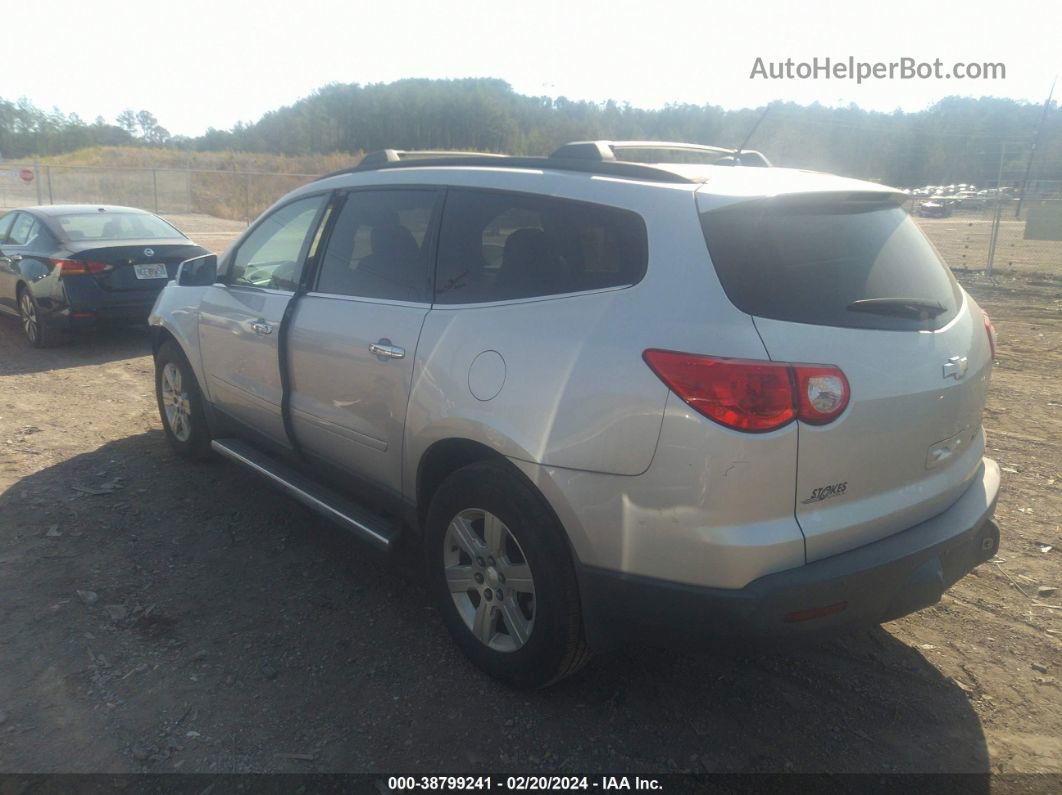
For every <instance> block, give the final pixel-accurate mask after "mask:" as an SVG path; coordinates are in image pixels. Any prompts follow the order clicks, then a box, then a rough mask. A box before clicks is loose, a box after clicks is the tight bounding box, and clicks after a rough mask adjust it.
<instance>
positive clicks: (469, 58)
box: [0, 0, 1062, 135]
mask: <svg viewBox="0 0 1062 795" xmlns="http://www.w3.org/2000/svg"><path fill="white" fill-rule="evenodd" d="M9 6H10V7H7V8H5V11H4V15H3V20H2V22H0V25H2V29H0V30H2V41H3V42H4V45H3V46H4V66H3V68H2V69H0V97H4V98H5V99H14V98H17V97H20V96H25V97H28V98H29V99H30V100H32V101H33V102H34V103H35V104H37V105H39V106H42V107H45V108H51V107H52V106H57V107H59V108H60V109H61V110H63V111H65V112H68V113H69V112H76V113H78V114H79V115H81V116H82V117H83V118H85V119H86V120H91V119H94V118H95V117H96V116H97V115H103V116H104V117H105V118H107V119H113V118H114V116H116V115H117V114H118V113H119V112H120V111H121V110H122V109H123V108H126V107H131V108H133V109H135V110H139V109H142V108H144V109H148V110H151V111H152V112H153V113H155V115H156V116H157V117H158V119H159V121H160V122H161V123H162V124H163V126H165V127H167V128H168V129H169V130H170V131H171V132H173V133H180V134H186V135H195V134H198V133H201V132H202V131H203V130H205V129H206V128H207V127H217V128H228V127H231V126H232V125H233V124H235V123H236V122H237V121H241V120H242V121H253V120H255V119H257V118H258V117H259V116H260V115H261V114H262V113H263V112H265V111H267V110H270V109H273V108H276V107H279V106H281V105H285V104H290V103H291V102H294V101H295V100H297V99H299V98H300V97H302V96H305V95H307V94H309V93H311V92H312V91H313V90H314V89H315V88H318V87H320V86H322V85H324V84H326V83H329V82H343V83H347V82H359V83H375V82H389V81H392V80H397V79H399V78H403V77H472V76H475V77H499V78H502V79H504V80H507V81H508V82H509V83H511V84H512V85H513V87H514V88H515V89H516V90H517V91H520V92H522V93H529V94H547V95H550V96H560V95H564V96H567V97H569V98H572V99H590V100H597V101H600V100H605V99H616V100H619V101H626V102H630V103H631V104H634V105H638V106H641V107H660V106H662V105H664V104H667V103H670V102H691V103H696V104H703V103H706V102H709V103H712V104H717V105H722V106H723V107H727V108H734V107H754V106H757V105H762V104H763V103H765V102H769V101H771V100H775V99H788V100H792V101H795V102H801V103H808V102H815V101H818V102H821V103H823V104H828V105H834V104H840V103H848V102H856V103H858V104H860V105H862V106H863V107H867V108H874V109H878V110H892V109H895V108H897V107H900V108H903V109H905V110H916V109H919V108H923V107H925V106H927V105H930V104H932V103H933V102H935V101H936V100H938V99H940V98H941V97H943V96H948V95H951V94H961V95H973V96H981V95H994V96H1008V97H1016V98H1020V99H1027V100H1030V101H1033V102H1042V101H1043V98H1044V97H1045V96H1046V94H1047V91H1048V88H1049V87H1050V84H1051V80H1052V79H1053V77H1054V76H1055V74H1057V73H1059V72H1062V47H1059V46H1058V41H1059V38H1058V37H1059V31H1060V30H1062V11H1059V7H1060V4H1058V3H1052V2H1046V1H1041V2H1032V0H1010V1H1009V2H1006V3H1001V2H998V0H994V1H993V2H987V1H985V0H962V2H953V3H942V2H931V1H930V0H919V1H918V2H909V1H908V0H889V1H888V2H876V3H859V2H855V0H849V2H835V1H834V0H823V1H821V2H811V1H810V0H804V2H794V0H784V1H779V0H759V2H755V3H750V4H745V5H742V4H739V3H734V2H733V1H732V0H730V1H729V2H706V0H700V1H699V2H685V0H674V1H670V2H669V1H668V0H657V2H655V3H647V2H645V1H644V0H641V2H634V3H628V2H621V1H618V0H617V1H616V2H607V0H606V1H605V2H584V1H583V0H568V2H554V0H539V1H538V2H534V3H528V2H521V3H511V2H505V1H504V0H493V2H484V0H466V1H465V2H454V3H449V4H447V3H441V2H439V0H434V2H422V0H407V2H403V3H392V4H388V3H380V2H374V3H359V2H352V1H351V0H303V2H299V3H290V2H288V3H277V4H275V6H274V7H270V6H268V5H267V4H265V3H260V2H231V1H226V0H210V1H208V0H170V2H156V0H89V1H86V0H48V2H46V3H38V4H26V3H23V4H19V5H17V6H15V5H14V4H9ZM528 9H531V11H530V12H529V10H528ZM849 56H852V57H854V58H855V59H857V60H860V61H886V62H888V61H895V60H898V59H900V58H902V57H910V58H914V59H916V60H918V61H932V60H933V59H936V58H940V59H941V60H942V61H943V62H944V64H945V68H950V66H951V64H952V63H954V62H956V61H963V62H971V61H972V62H1001V63H1003V64H1005V65H1006V79H1005V80H1000V79H996V80H962V81H959V80H956V79H943V78H940V79H930V80H899V79H894V80H875V81H869V82H865V83H863V84H862V85H857V84H856V83H855V82H853V81H846V80H837V79H830V80H826V79H817V80H784V81H767V80H756V79H750V73H751V71H752V67H753V65H754V63H755V59H756V58H757V57H762V58H763V59H764V60H765V61H781V60H785V59H786V58H790V57H791V58H793V59H794V60H796V61H803V60H810V59H811V58H813V57H818V58H820V59H822V58H825V57H831V58H833V59H835V60H837V59H847V58H848V57H849Z"/></svg>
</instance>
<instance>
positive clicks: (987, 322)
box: [981, 309, 996, 361]
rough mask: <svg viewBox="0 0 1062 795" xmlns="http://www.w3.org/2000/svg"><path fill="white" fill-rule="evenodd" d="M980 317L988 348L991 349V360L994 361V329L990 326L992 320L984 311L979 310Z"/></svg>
mask: <svg viewBox="0 0 1062 795" xmlns="http://www.w3.org/2000/svg"><path fill="white" fill-rule="evenodd" d="M981 317H982V318H984V321H985V333H986V334H988V347H989V348H991V349H992V360H993V361H995V359H996V327H995V326H993V325H992V318H990V317H989V316H988V313H987V312H986V311H985V310H983V309H982V310H981Z"/></svg>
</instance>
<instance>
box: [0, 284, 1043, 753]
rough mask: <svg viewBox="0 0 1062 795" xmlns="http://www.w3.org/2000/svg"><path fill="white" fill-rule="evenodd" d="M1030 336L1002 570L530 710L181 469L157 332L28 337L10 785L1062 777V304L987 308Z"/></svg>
mask: <svg viewBox="0 0 1062 795" xmlns="http://www.w3.org/2000/svg"><path fill="white" fill-rule="evenodd" d="M967 286H968V288H969V289H970V290H971V291H972V292H973V293H974V295H975V296H976V297H977V298H978V300H979V301H981V302H982V304H983V305H984V306H985V307H986V308H987V309H988V310H989V312H990V313H991V314H992V316H993V318H994V320H995V321H996V324H997V326H998V328H999V331H1000V335H1001V344H1000V351H999V365H998V367H997V369H996V372H995V375H994V382H993V387H992V393H991V399H990V404H989V409H988V411H987V414H986V418H985V424H986V426H987V427H988V430H989V445H990V447H991V455H993V456H995V457H996V458H998V459H999V460H1000V463H1001V464H1002V465H1003V466H1004V468H1005V477H1006V480H1005V484H1004V490H1003V493H1002V496H1001V499H1000V504H999V510H998V517H999V519H1000V524H1001V525H1002V528H1003V541H1002V546H1001V549H1000V552H999V558H997V560H996V562H994V563H990V564H986V565H984V566H982V567H981V568H980V569H978V570H977V572H976V574H975V575H974V576H970V577H967V578H966V579H964V580H963V581H962V582H960V583H959V584H958V585H957V586H956V587H955V588H954V589H953V591H951V592H950V593H949V594H947V595H946V596H945V597H944V599H943V601H942V602H941V603H940V604H939V605H937V606H935V607H932V608H929V609H926V610H924V611H922V612H920V613H918V614H916V615H914V616H910V617H908V618H906V619H902V620H900V621H896V622H893V623H891V624H888V625H886V626H885V627H883V628H881V629H876V630H873V631H869V632H862V633H859V634H855V635H851V636H847V637H844V638H839V639H836V640H832V641H830V642H827V643H825V644H822V645H817V646H811V647H804V648H782V649H766V650H764V649H760V650H749V649H740V648H732V647H721V648H719V649H718V651H717V652H716V653H713V654H705V655H696V656H693V655H687V654H680V653H674V652H667V651H658V650H654V649H648V648H631V649H628V650H626V651H623V652H619V653H614V654H610V655H607V656H602V657H599V658H596V659H595V660H594V661H592V662H591V664H590V665H589V666H588V667H587V668H586V669H584V671H583V672H581V673H580V674H579V675H578V676H576V677H574V678H572V679H571V680H568V681H566V682H564V683H562V684H560V685H559V686H557V687H555V688H553V689H551V690H548V691H545V692H534V693H518V692H513V691H510V690H507V689H505V688H504V687H501V686H499V685H498V684H496V683H494V682H493V681H491V680H489V679H487V678H485V677H484V676H482V675H481V674H479V673H478V672H477V670H475V669H474V668H472V666H471V665H470V664H468V663H466V662H465V661H464V659H463V658H462V657H461V656H460V655H459V654H458V653H457V651H456V650H455V648H454V647H453V646H452V644H451V643H450V641H449V639H448V637H447V636H446V633H445V630H444V628H443V626H442V623H441V621H440V620H439V617H438V615H437V614H436V612H435V611H434V610H433V609H432V608H431V606H430V605H429V603H428V600H427V598H426V595H425V593H424V591H423V589H422V588H421V587H420V585H419V583H418V579H417V576H416V569H415V567H413V566H412V565H411V564H410V563H409V561H407V560H405V559H403V558H401V557H399V558H397V559H394V560H383V559H381V558H379V557H377V556H376V555H375V554H374V553H372V552H370V551H369V550H367V549H366V548H364V547H362V546H359V545H358V544H357V543H355V542H353V541H351V540H349V539H348V538H347V537H346V536H344V535H343V534H342V533H341V531H338V530H335V529H333V528H332V527H331V526H330V525H327V524H325V523H323V522H322V521H320V520H318V519H317V518H316V517H315V516H314V515H312V514H310V513H308V512H306V511H305V510H303V509H302V508H301V507H300V506H299V505H297V504H296V503H294V502H293V501H291V500H290V499H288V498H286V497H284V496H282V495H280V494H278V493H276V492H274V491H272V490H270V489H269V488H268V487H267V486H266V485H264V484H263V483H262V482H260V481H258V480H256V479H254V478H253V477H252V476H250V475H248V474H246V473H245V472H243V471H241V470H240V469H238V468H236V467H235V466H232V465H228V464H226V463H223V462H220V461H214V462H210V463H207V464H205V465H192V464H188V463H185V462H183V461H179V460H177V459H176V458H175V457H174V456H173V455H171V453H170V452H169V450H168V448H167V446H166V444H165V441H164V438H163V435H162V432H161V430H160V425H159V420H158V417H157V414H156V409H155V406H154V400H153V380H152V362H151V358H150V355H149V354H150V345H149V339H148V336H147V333H146V331H144V330H138V329H132V330H122V331H112V332H106V333H104V332H100V333H97V334H95V335H92V336H89V337H86V338H84V339H81V340H78V341H76V342H75V343H74V344H72V345H70V346H68V347H62V348H58V349H52V350H46V351H36V350H32V349H30V348H29V347H28V346H27V345H26V344H25V343H24V342H23V341H22V338H21V336H20V335H19V333H18V328H17V325H16V324H15V323H14V322H13V321H11V320H8V319H0V660H2V663H0V770H2V771H8V772H13V771H18V772H55V771H82V772H88V771H108V772H120V771H152V772H166V771H175V770H179V771H182V772H215V771H291V772H296V771H298V772H339V771H343V772H366V771H387V772H392V773H440V772H452V773H457V772H468V773H472V772H495V773H499V772H512V773H530V772H535V771H551V772H558V773H563V772H579V773H587V772H592V771H601V772H607V773H615V772H617V771H622V772H628V773H638V772H642V773H650V772H663V771H677V770H692V771H696V772H705V771H735V772H740V771H835V772H839V771H871V772H885V771H967V772H985V771H992V772H1003V771H1007V772H1013V771H1056V772H1058V771H1062V709H1060V707H1062V694H1060V687H1059V677H1060V675H1062V643H1060V641H1062V624H1060V613H1062V598H1060V595H1059V592H1058V591H1051V588H1053V587H1056V586H1057V587H1062V562H1060V561H1062V557H1060V556H1062V536H1060V533H1059V525H1058V521H1059V519H1058V517H1059V515H1060V513H1062V510H1060V509H1062V472H1060V469H1062V464H1060V461H1062V450H1060V438H1062V434H1060V430H1062V393H1060V390H1059V380H1058V378H1059V372H1060V367H1059V364H1060V362H1062V353H1060V351H1062V316H1060V315H1062V282H1054V283H1047V284H1046V286H1045V284H1044V283H1042V282H1038V283H1035V284H1030V283H1029V282H1027V281H1020V280H1014V279H1008V280H1005V281H1003V282H1001V283H999V284H989V283H987V282H984V281H979V282H974V281H971V282H970V283H968V285H967Z"/></svg>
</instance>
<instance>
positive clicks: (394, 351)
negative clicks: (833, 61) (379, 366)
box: [369, 337, 406, 362]
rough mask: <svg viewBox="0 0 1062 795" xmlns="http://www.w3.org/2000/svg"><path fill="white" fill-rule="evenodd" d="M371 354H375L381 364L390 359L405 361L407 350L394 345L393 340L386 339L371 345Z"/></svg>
mask: <svg viewBox="0 0 1062 795" xmlns="http://www.w3.org/2000/svg"><path fill="white" fill-rule="evenodd" d="M369 352H370V353H373V354H375V355H376V358H378V359H379V360H380V361H381V362H385V361H387V360H388V359H404V358H405V357H406V349H405V348H399V347H398V346H397V345H392V344H391V340H389V339H387V337H384V338H383V339H381V340H380V341H379V342H374V343H372V344H370V345H369Z"/></svg>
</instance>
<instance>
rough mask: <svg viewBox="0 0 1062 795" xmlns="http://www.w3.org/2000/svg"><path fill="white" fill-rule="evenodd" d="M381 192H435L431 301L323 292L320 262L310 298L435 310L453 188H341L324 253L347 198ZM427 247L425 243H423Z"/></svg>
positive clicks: (430, 224)
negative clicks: (445, 218)
mask: <svg viewBox="0 0 1062 795" xmlns="http://www.w3.org/2000/svg"><path fill="white" fill-rule="evenodd" d="M381 191H405V192H407V193H409V192H418V191H419V192H421V193H433V194H435V197H434V198H435V203H434V206H433V207H432V211H431V216H430V218H429V219H428V229H427V231H426V232H425V233H424V243H427V244H428V257H427V270H428V272H427V277H428V298H427V300H425V301H403V300H401V299H399V298H376V297H372V296H364V295H346V294H345V293H329V292H325V291H323V290H319V289H318V287H319V285H320V280H321V268H320V264H319V263H316V262H315V263H314V265H313V278H312V279H310V281H309V282H307V291H306V295H307V296H308V297H313V298H341V299H344V300H348V301H360V302H363V303H373V304H393V305H395V306H416V307H424V306H427V307H431V306H433V305H434V298H435V273H436V270H437V269H438V256H439V230H440V227H441V224H442V215H443V207H444V205H445V204H446V194H447V193H448V191H449V188H448V187H447V186H446V185H432V184H423V185H422V184H419V183H416V184H410V185H405V184H388V185H357V186H355V187H351V188H339V189H337V190H336V191H335V192H336V194H337V197H336V199H335V210H334V211H333V213H332V217H331V218H330V219H329V228H328V229H326V230H325V234H324V236H323V237H322V238H321V245H320V247H319V249H318V250H319V252H320V251H328V246H329V245H330V244H331V242H332V233H333V232H334V231H335V226H336V224H337V223H338V222H339V216H340V214H341V213H342V212H343V208H344V207H345V206H346V203H347V197H349V196H350V195H351V194H352V193H370V192H372V193H379V192H381ZM422 245H423V244H422Z"/></svg>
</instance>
